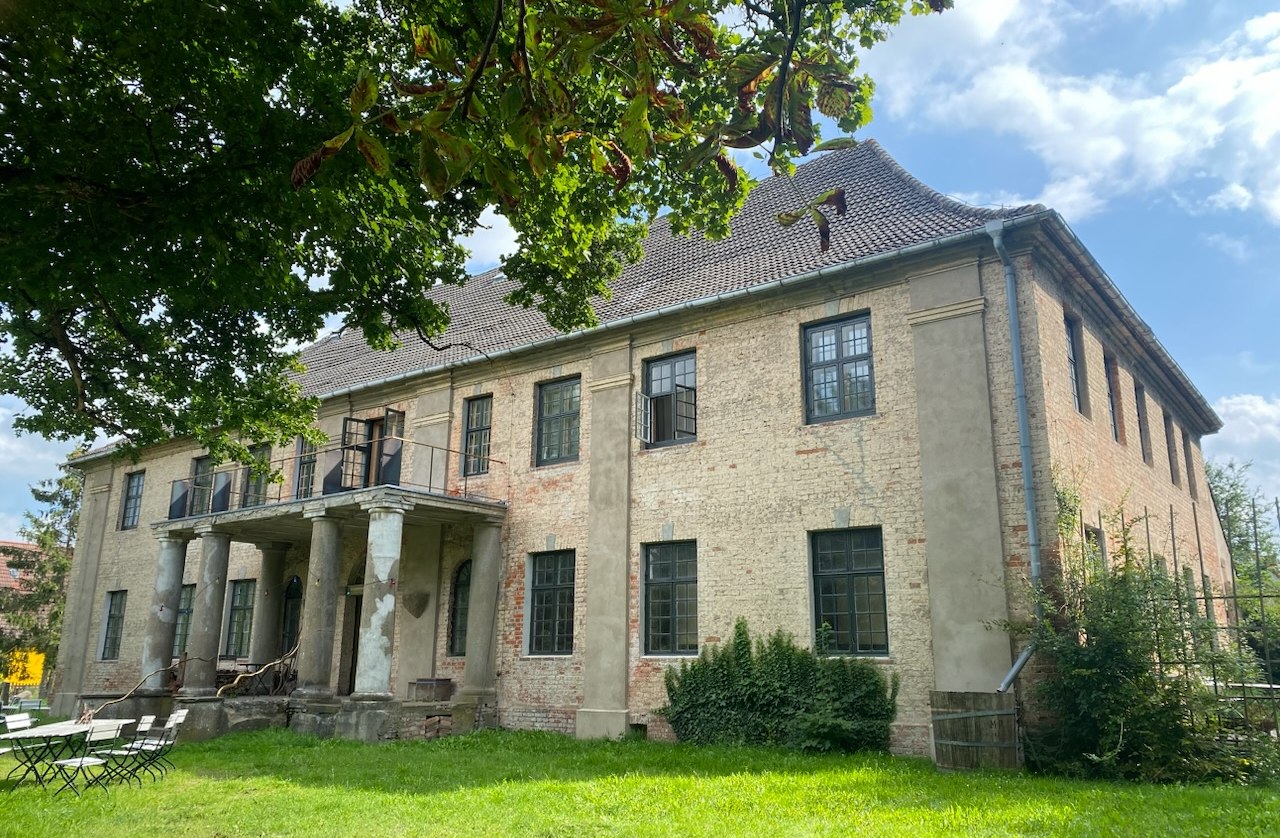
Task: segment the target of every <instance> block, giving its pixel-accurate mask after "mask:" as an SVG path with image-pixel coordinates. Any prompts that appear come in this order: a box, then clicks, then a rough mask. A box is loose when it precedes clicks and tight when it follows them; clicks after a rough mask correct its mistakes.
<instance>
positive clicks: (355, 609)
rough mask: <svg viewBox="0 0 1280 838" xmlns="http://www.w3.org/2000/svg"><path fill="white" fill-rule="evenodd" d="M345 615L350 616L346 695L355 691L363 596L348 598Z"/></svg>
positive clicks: (358, 663)
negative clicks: (349, 652)
mask: <svg viewBox="0 0 1280 838" xmlns="http://www.w3.org/2000/svg"><path fill="white" fill-rule="evenodd" d="M350 603H351V605H350V607H348V609H347V613H348V614H350V615H351V630H350V636H351V669H350V670H349V671H348V672H347V688H346V691H345V694H346V695H351V694H352V693H353V692H355V691H356V667H357V666H359V665H360V619H361V611H362V609H363V608H364V595H363V594H361V595H357V596H353V597H350Z"/></svg>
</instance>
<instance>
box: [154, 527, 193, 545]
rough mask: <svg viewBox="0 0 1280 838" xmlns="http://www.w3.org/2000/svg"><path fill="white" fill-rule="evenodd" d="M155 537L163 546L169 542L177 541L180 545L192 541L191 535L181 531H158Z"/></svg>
mask: <svg viewBox="0 0 1280 838" xmlns="http://www.w3.org/2000/svg"><path fill="white" fill-rule="evenodd" d="M154 535H155V537H156V541H158V542H160V544H161V545H162V546H163V545H164V544H165V543H167V542H174V541H176V542H178V543H179V544H186V543H187V542H188V541H190V540H191V536H190V535H188V534H187V533H185V532H181V531H179V530H157V531H156V532H155V533H154Z"/></svg>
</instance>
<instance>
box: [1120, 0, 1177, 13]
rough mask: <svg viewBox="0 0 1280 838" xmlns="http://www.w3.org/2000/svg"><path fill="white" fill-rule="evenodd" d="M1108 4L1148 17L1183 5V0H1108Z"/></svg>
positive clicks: (1123, 10)
mask: <svg viewBox="0 0 1280 838" xmlns="http://www.w3.org/2000/svg"><path fill="white" fill-rule="evenodd" d="M1107 5H1109V6H1113V7H1115V8H1117V9H1119V10H1120V11H1122V12H1136V13H1137V14H1140V15H1145V16H1147V17H1155V16H1156V15H1159V14H1162V13H1164V12H1167V11H1169V10H1170V9H1173V8H1176V7H1178V6H1181V5H1182V0H1108V3H1107Z"/></svg>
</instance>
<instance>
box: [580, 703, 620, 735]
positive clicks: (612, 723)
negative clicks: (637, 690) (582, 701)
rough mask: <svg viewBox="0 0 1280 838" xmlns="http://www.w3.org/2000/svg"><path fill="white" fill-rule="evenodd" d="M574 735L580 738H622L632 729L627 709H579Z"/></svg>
mask: <svg viewBox="0 0 1280 838" xmlns="http://www.w3.org/2000/svg"><path fill="white" fill-rule="evenodd" d="M575 721H576V725H575V729H574V735H575V736H577V737H578V738H579V739H621V738H622V737H623V736H625V735H626V734H627V732H628V731H629V730H630V729H631V715H630V713H628V712H627V711H626V710H590V709H587V708H586V707H582V708H579V709H578V714H577V718H576V720H575Z"/></svg>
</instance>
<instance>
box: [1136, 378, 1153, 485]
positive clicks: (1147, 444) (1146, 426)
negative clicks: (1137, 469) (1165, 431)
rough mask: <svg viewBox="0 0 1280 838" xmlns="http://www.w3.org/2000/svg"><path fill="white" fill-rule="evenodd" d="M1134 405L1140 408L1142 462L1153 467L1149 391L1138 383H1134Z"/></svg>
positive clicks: (1139, 433)
mask: <svg viewBox="0 0 1280 838" xmlns="http://www.w3.org/2000/svg"><path fill="white" fill-rule="evenodd" d="M1133 403H1134V406H1135V407H1137V408H1138V440H1139V442H1141V443H1142V461H1143V462H1144V463H1146V464H1147V465H1153V464H1154V462H1155V458H1154V457H1152V455H1151V422H1150V420H1149V419H1147V389H1146V388H1145V387H1143V386H1142V385H1141V384H1139V383H1138V382H1137V381H1134V382H1133Z"/></svg>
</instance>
